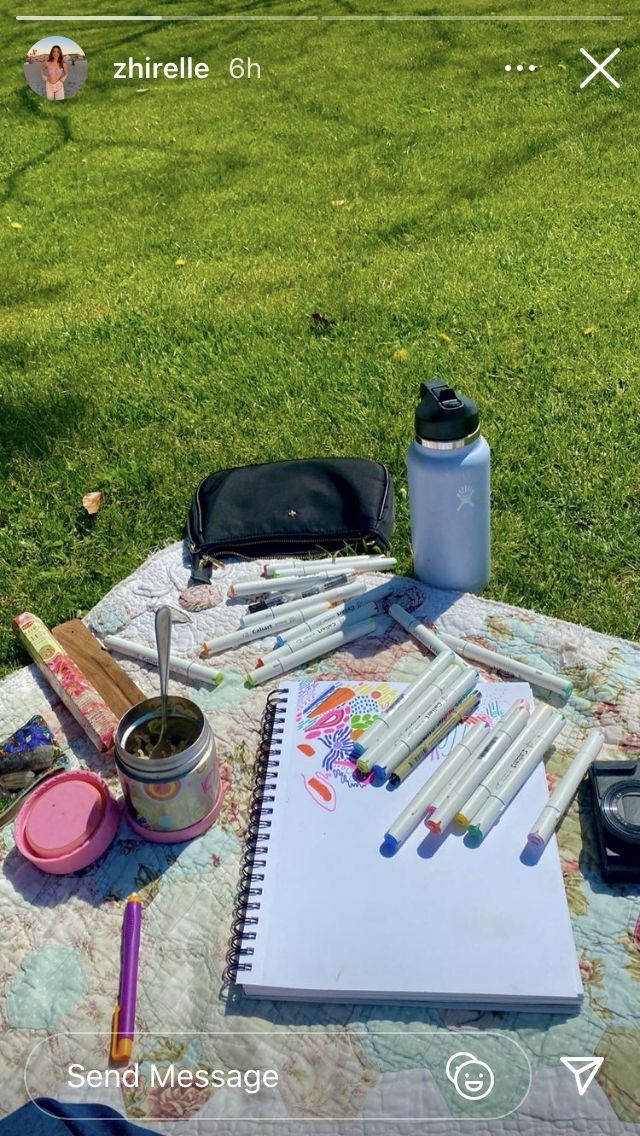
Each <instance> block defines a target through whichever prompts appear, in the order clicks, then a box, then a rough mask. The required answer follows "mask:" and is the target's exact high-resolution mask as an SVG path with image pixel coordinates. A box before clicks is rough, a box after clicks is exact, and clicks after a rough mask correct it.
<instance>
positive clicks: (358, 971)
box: [242, 680, 582, 1009]
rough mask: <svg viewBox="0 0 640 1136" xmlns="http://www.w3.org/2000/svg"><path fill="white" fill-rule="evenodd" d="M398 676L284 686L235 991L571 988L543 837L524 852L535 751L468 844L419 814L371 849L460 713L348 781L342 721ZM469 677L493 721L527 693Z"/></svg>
mask: <svg viewBox="0 0 640 1136" xmlns="http://www.w3.org/2000/svg"><path fill="white" fill-rule="evenodd" d="M403 685H404V684H401V683H398V684H388V683H378V684H376V683H373V682H367V683H349V684H348V685H347V681H346V680H344V681H343V683H342V684H341V685H338V684H336V683H313V684H297V683H291V684H288V685H287V686H285V687H282V688H281V691H280V705H281V706H282V705H283V701H284V700H283V693H284V692H285V691H286V712H285V713H284V714H283V713H282V712H281V713H280V716H279V717H280V723H281V725H280V728H279V730H278V728H277V729H276V736H274V740H273V743H272V753H273V754H274V755H275V756H278V754H279V761H280V766H279V770H278V777H277V783H276V789H275V794H274V796H275V800H274V802H273V815H272V818H271V820H272V824H271V829H270V838H269V846H268V854H267V857H266V867H265V870H264V881H263V882H262V883H261V884H260V885H259V886H261V887H262V889H263V890H262V897H261V906H260V913H259V915H260V917H259V924H258V927H257V929H256V930H257V934H256V939H255V942H254V943H252V946H253V948H254V953H253V956H252V957H251V959H250V960H249V959H248V960H247V961H251V971H250V972H249V973H246V974H244V975H243V976H242V984H243V987H244V989H245V991H246V993H247V994H249V995H251V994H259V995H268V994H271V995H273V996H276V997H277V996H281V997H290V998H291V997H293V998H307V999H314V998H317V999H320V1000H325V1001H326V1000H332V999H333V1000H336V999H342V1000H347V1001H348V1000H353V1001H357V1000H367V1001H373V1002H376V1001H378V1002H379V1001H384V1000H393V1001H398V1002H402V1001H411V1000H422V1001H425V1002H436V1003H437V1002H441V1003H444V1004H452V1005H454V1004H456V1003H459V1002H461V1003H463V1004H466V1005H492V1004H497V1005H499V1004H501V1003H503V1002H504V1003H508V1004H513V1005H514V1006H521V1005H523V1004H524V1005H525V1006H526V1004H527V1003H534V1004H537V1005H542V1004H546V1005H547V1007H548V1008H553V1007H554V1004H555V1005H556V1006H557V1007H559V1006H560V1005H561V1004H564V1006H568V1005H576V1004H578V1003H579V999H580V997H581V994H582V986H581V982H580V977H579V972H578V966H577V959H576V951H575V946H574V941H573V935H572V930H571V925H570V921H569V913H568V908H567V902H566V897H565V891H564V885H563V880H562V874H561V868H560V861H559V856H558V851H557V846H556V842H555V839H554V840H552V841H551V843H550V844H549V846H548V848H547V849H546V851H545V854H544V855H543V856H542V857H541V858H540V860H539V862H538V863H537V864H535V865H533V866H531V865H526V864H525V863H523V862H522V861H521V855H522V852H523V849H524V847H525V844H526V837H527V833H528V832H529V830H530V828H531V824H532V822H533V821H534V820H535V818H536V817H537V815H538V813H539V812H540V810H541V808H542V807H543V806H544V804H545V802H546V800H547V798H548V792H547V786H546V777H545V772H544V767H543V766H542V765H540V766H538V768H537V769H536V770H535V771H534V772H533V774H532V776H531V777H530V778H529V780H528V781H527V782H526V784H525V785H524V786H523V788H522V789H521V791H520V793H519V794H518V796H517V797H516V799H515V800H514V801H513V803H512V804H511V805H510V806H509V808H508V810H507V811H506V813H505V814H504V815H503V817H502V818H501V820H500V821H499V823H498V824H497V825H496V826H495V827H494V828H493V830H492V831H491V832H490V833H489V835H488V836H487V838H486V839H485V840H484V842H483V843H482V844H481V845H480V846H479V847H477V848H470V847H467V845H466V844H465V843H464V840H463V836H464V833H463V832H462V831H461V830H459V829H457V828H455V826H454V827H452V828H450V829H449V830H448V832H447V833H446V834H445V835H444V837H436V836H434V835H431V834H428V832H427V829H426V828H425V826H424V824H420V825H419V826H418V829H417V830H416V831H415V832H414V833H413V835H412V836H411V837H409V839H408V840H407V842H406V843H405V844H404V845H403V846H402V847H401V848H400V849H399V850H398V852H396V853H395V854H394V855H392V856H390V855H386V854H383V852H382V850H381V846H382V842H383V837H384V834H385V832H386V831H387V829H388V828H389V825H390V824H391V822H392V821H393V820H394V819H395V817H396V816H397V815H398V814H399V813H400V812H401V811H402V809H403V808H404V807H405V805H406V804H407V803H408V802H409V800H410V799H411V798H412V797H413V796H414V795H415V793H416V792H417V790H418V789H419V788H420V787H421V785H423V784H424V783H425V782H426V781H427V779H428V777H429V775H430V774H431V773H433V771H434V770H435V769H437V768H438V765H439V761H441V760H442V758H443V756H446V754H447V753H448V752H450V750H451V748H452V746H453V744H455V743H456V741H458V740H460V738H461V736H462V734H463V732H464V730H465V728H468V727H462V726H460V727H456V730H455V731H454V732H453V736H452V735H450V736H449V738H448V739H447V740H446V741H445V743H444V744H443V746H442V747H441V749H440V750H439V751H438V752H436V754H435V757H434V756H433V755H432V756H430V757H428V758H427V759H426V760H425V761H424V762H423V764H422V765H421V766H420V768H419V769H418V770H416V771H415V772H414V773H412V774H411V775H410V776H409V777H408V778H407V779H406V781H405V782H404V783H403V784H402V785H401V786H400V787H399V788H398V789H396V790H394V791H392V792H391V791H389V789H388V788H386V787H385V786H381V787H376V786H373V785H371V784H362V783H358V780H357V779H355V778H354V776H353V769H354V764H353V754H352V750H351V745H352V740H351V739H352V738H353V734H354V731H355V730H357V729H358V728H364V727H365V726H366V724H368V723H369V722H370V721H372V720H373V717H372V713H373V712H374V711H375V709H376V707H380V706H384V705H389V703H390V701H391V700H392V699H393V696H394V694H395V693H397V692H398V691H399V690H401V689H403ZM479 690H480V692H481V694H482V701H481V703H480V707H479V708H478V711H476V713H475V714H474V715H473V717H472V721H476V720H479V719H480V718H482V717H484V718H485V720H490V721H492V722H493V721H496V720H497V719H498V718H499V717H500V716H501V714H504V713H505V712H506V710H508V709H509V707H510V706H511V705H512V704H513V703H514V701H516V699H518V698H524V699H525V700H526V701H527V703H528V704H529V706H530V707H531V706H532V705H533V703H532V697H531V690H530V688H529V686H528V684H526V683H484V684H480V686H479ZM345 691H346V696H345ZM376 698H377V700H378V701H377V703H376ZM341 700H342V701H341ZM309 707H310V708H311V709H309ZM325 707H326V709H324V708H325ZM318 708H319V709H318ZM319 711H320V712H319ZM283 717H284V724H283V725H282V718H283ZM356 736H357V733H356ZM531 1008H532V1009H533V1008H535V1005H532V1007H531Z"/></svg>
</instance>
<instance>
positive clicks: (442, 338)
mask: <svg viewBox="0 0 640 1136" xmlns="http://www.w3.org/2000/svg"><path fill="white" fill-rule="evenodd" d="M438 339H439V340H440V342H441V343H453V340H452V338H451V336H450V335H447V333H446V331H439V332H438Z"/></svg>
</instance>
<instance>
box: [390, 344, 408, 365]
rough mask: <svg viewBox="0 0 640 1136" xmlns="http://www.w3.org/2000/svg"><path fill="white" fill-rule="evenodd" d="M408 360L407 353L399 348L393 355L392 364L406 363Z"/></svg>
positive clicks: (402, 348)
mask: <svg viewBox="0 0 640 1136" xmlns="http://www.w3.org/2000/svg"><path fill="white" fill-rule="evenodd" d="M408 358H409V352H408V351H407V350H406V349H405V348H404V347H399V348H398V350H397V351H394V353H393V361H394V363H406V361H407V359H408Z"/></svg>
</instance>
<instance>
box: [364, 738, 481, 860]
mask: <svg viewBox="0 0 640 1136" xmlns="http://www.w3.org/2000/svg"><path fill="white" fill-rule="evenodd" d="M486 730H487V727H486V726H485V724H484V722H478V723H477V724H476V725H475V726H472V727H471V729H470V730H467V731H466V733H465V735H464V737H463V738H462V740H461V741H459V742H458V744H457V745H455V746H454V747H453V749H452V750H451V752H450V753H448V754H447V756H446V757H445V758H443V760H442V761H441V762H440V765H439V766H438V768H437V769H436V771H435V773H433V774H432V775H431V777H430V778H429V780H428V781H427V782H426V784H425V785H423V786H422V787H421V788H420V789H418V792H417V793H416V795H415V797H412V798H411V800H410V801H409V804H408V805H407V806H406V808H404V809H403V810H402V812H401V813H400V815H399V816H397V817H396V819H395V820H394V822H393V824H391V825H389V829H388V831H387V832H385V834H384V844H385V845H386V846H387V848H388V849H389V850H390V851H392V852H395V851H396V850H397V849H398V848H399V847H400V845H401V844H404V842H405V840H406V839H407V838H408V837H409V836H411V833H412V832H414V831H415V829H416V828H417V827H418V825H419V824H420V821H421V820H423V819H424V818H425V816H426V815H427V813H428V812H429V811H431V810H432V808H433V807H434V806H433V805H432V802H433V801H434V800H435V799H436V798H437V794H438V791H439V790H441V789H442V787H443V786H444V785H446V784H447V782H448V781H449V780H451V778H453V776H454V774H455V773H456V772H457V770H459V769H460V768H461V767H462V766H463V765H464V764H465V762H466V761H468V759H469V757H470V756H471V754H472V753H473V751H474V749H476V748H477V747H478V746H479V745H480V744H481V742H482V741H483V739H484V735H485V733H486Z"/></svg>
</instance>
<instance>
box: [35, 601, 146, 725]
mask: <svg viewBox="0 0 640 1136" xmlns="http://www.w3.org/2000/svg"><path fill="white" fill-rule="evenodd" d="M53 634H54V635H55V637H56V639H57V640H58V642H59V643H60V644H61V646H63V647H64V649H65V651H67V652H68V653H69V654H70V655H71V658H72V659H73V660H74V662H76V663H77V664H78V666H79V667H80V670H81V671H82V672H83V674H85V675H86V677H87V678H88V679H89V682H90V683H92V685H93V686H95V688H96V690H97V691H98V694H101V695H102V697H103V698H104V700H105V702H106V704H107V706H108V707H109V708H110V709H111V710H113V713H114V714H115V715H116V717H118V718H121V717H122V715H123V714H124V713H126V711H127V710H128V709H129V708H130V707H131V706H135V704H136V702H141V701H142V699H143V698H144V697H145V695H144V694H143V693H142V691H141V690H140V688H139V687H137V686H136V684H135V682H133V680H132V679H130V678H129V676H128V674H127V673H126V671H124V670H123V669H122V667H121V666H120V664H119V663H116V661H115V659H113V658H112V657H111V655H110V654H109V652H108V651H105V649H104V648H103V647H102V646H101V644H100V643H99V641H98V640H97V639H96V637H95V635H92V634H91V632H90V631H89V630H87V628H86V627H85V625H84V623H82V622H81V620H79V619H70V620H69V621H68V622H67V623H59V624H58V626H57V627H54V628H53Z"/></svg>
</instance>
